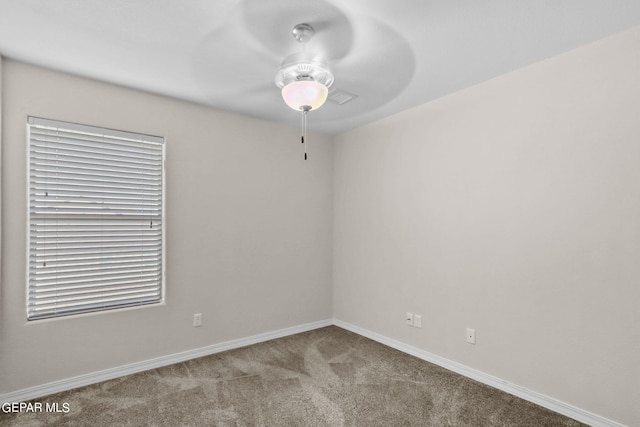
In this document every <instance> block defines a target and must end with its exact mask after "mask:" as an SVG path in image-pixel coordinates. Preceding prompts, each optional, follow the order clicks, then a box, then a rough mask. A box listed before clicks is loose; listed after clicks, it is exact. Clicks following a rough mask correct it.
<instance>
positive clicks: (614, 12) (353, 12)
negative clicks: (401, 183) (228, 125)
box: [0, 0, 640, 134]
mask: <svg viewBox="0 0 640 427" xmlns="http://www.w3.org/2000/svg"><path fill="white" fill-rule="evenodd" d="M301 22H307V23H310V24H312V25H313V26H314V27H315V28H316V30H317V34H316V36H315V37H314V38H313V39H312V41H311V42H310V43H309V44H308V46H307V50H310V51H314V52H316V51H317V52H319V53H323V54H325V55H326V56H327V57H328V58H329V61H330V65H331V67H332V69H333V71H334V73H335V78H336V81H335V84H334V87H336V88H339V89H342V90H346V91H348V92H352V93H355V94H357V95H359V96H358V98H356V99H355V100H354V101H351V102H350V103H347V104H344V105H336V104H332V103H327V104H325V106H323V107H322V108H321V109H319V110H317V111H313V112H311V113H310V115H309V129H310V130H315V131H319V132H324V133H327V134H336V133H340V132H343V131H346V130H349V129H352V128H354V127H357V126H360V125H363V124H365V123H368V122H371V121H373V120H376V119H379V118H381V117H384V116H388V115H390V114H393V113H395V112H398V111H402V110H404V109H407V108H409V107H412V106H415V105H418V104H421V103H424V102H427V101H430V100H433V99H435V98H438V97H441V96H444V95H447V94H449V93H452V92H455V91H458V90H460V89H463V88H465V87H468V86H471V85H474V84H477V83H479V82H482V81H485V80H487V79H490V78H493V77H495V76H498V75H500V74H504V73H506V72H509V71H511V70H514V69H517V68H519V67H522V66H525V65H527V64H531V63H533V62H536V61H540V60H542V59H544V58H548V57H551V56H554V55H557V54H559V53H562V52H565V51H568V50H570V49H573V48H575V47H578V46H581V45H584V44H586V43H589V42H592V41H595V40H597V39H600V38H603V37H606V36H608V35H610V34H613V33H616V32H619V31H622V30H624V29H627V28H630V27H632V26H636V25H640V1H639V0H394V1H390V0H349V1H338V0H188V1H178V0H0V54H1V55H3V56H5V57H9V58H13V59H17V60H21V61H25V62H28V63H32V64H36V65H41V66H44V67H48V68H53V69H56V70H61V71H65V72H69V73H73V74H77V75H81V76H86V77H90V78H94V79H98V80H103V81H107V82H111V83H116V84H120V85H124V86H128V87H133V88H138V89H142V90H145V91H149V92H154V93H159V94H164V95H168V96H172V97H176V98H181V99H185V100H189V101H194V102H197V103H201V104H205V105H209V106H212V107H216V108H220V109H223V110H228V111H233V112H238V113H241V114H245V115H249V116H253V117H258V118H263V119H266V120H270V121H275V122H279V123H284V124H288V125H291V126H298V125H299V123H300V117H299V114H298V113H296V112H294V111H293V110H290V109H289V108H288V107H287V106H286V105H285V104H284V102H283V101H282V99H281V98H280V93H279V90H278V89H277V88H276V86H275V84H274V81H273V80H274V75H275V71H276V69H277V68H278V66H279V65H280V62H281V61H282V59H283V58H284V57H285V56H286V55H287V54H289V53H294V52H297V51H299V50H300V48H301V46H300V45H299V44H298V43H297V42H296V41H295V40H294V39H293V37H292V36H291V29H292V27H293V26H294V25H295V24H297V23H301ZM639 50H640V47H639Z"/></svg>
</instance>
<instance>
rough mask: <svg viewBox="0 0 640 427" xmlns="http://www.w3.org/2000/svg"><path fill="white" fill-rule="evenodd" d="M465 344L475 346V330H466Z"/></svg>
mask: <svg viewBox="0 0 640 427" xmlns="http://www.w3.org/2000/svg"><path fill="white" fill-rule="evenodd" d="M467 342H468V343H469V344H475V343H476V330H475V329H471V328H467Z"/></svg>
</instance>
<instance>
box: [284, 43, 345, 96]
mask: <svg viewBox="0 0 640 427" xmlns="http://www.w3.org/2000/svg"><path fill="white" fill-rule="evenodd" d="M299 80H313V81H316V82H318V83H322V84H323V85H325V86H326V87H330V86H331V85H332V84H333V73H332V72H331V70H330V69H329V65H328V64H327V61H326V60H325V59H324V58H323V57H322V56H320V55H314V54H311V53H308V52H299V53H293V54H291V55H289V56H287V57H286V58H284V60H283V61H282V64H281V65H280V68H279V69H278V71H277V73H276V78H275V82H276V86H278V87H279V88H280V89H282V88H283V87H285V86H286V85H288V84H289V83H292V82H295V81H299Z"/></svg>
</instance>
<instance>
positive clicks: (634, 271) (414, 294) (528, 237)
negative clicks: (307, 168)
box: [334, 27, 640, 425]
mask: <svg viewBox="0 0 640 427" xmlns="http://www.w3.org/2000/svg"><path fill="white" fill-rule="evenodd" d="M638 52H640V27H636V28H635V29H633V30H631V31H627V32H625V33H622V34H619V35H616V36H613V37H611V38H608V39H605V40H601V41H599V42H597V43H594V44H591V45H589V46H586V47H583V48H580V49H577V50H575V51H572V52H569V53H567V54H564V55H561V56H558V57H554V58H552V59H548V60H545V61H542V62H540V63H537V64H534V65H532V66H529V67H527V68H524V69H521V70H518V71H515V72H513V73H510V74H508V75H504V76H501V77H499V78H496V79H493V80H491V81H488V82H485V83H483V84H480V85H477V86H475V87H472V88H469V89H467V90H464V91H461V92H459V93H456V94H453V95H451V96H448V97H445V98H441V99H439V100H436V101H434V102H431V103H428V104H425V105H422V106H419V107H417V108H414V109H411V110H408V111H405V112H402V113H400V114H397V115H395V116H392V117H389V118H386V119H384V120H381V121H378V122H376V123H373V124H371V125H368V126H364V127H362V128H359V129H356V130H354V131H351V132H348V133H346V134H343V135H340V136H338V137H337V138H336V140H335V147H334V155H335V157H334V212H335V214H334V317H335V318H337V319H340V320H343V321H346V322H349V323H352V324H354V325H357V326H359V327H362V328H365V329H368V330H370V331H373V332H376V333H378V334H382V335H384V336H387V337H390V338H393V339H396V340H399V341H402V342H404V343H407V344H410V345H413V346H415V347H418V348H420V349H423V350H425V351H429V352H431V353H435V354H437V355H439V356H443V357H445V358H447V359H450V360H453V361H456V362H460V363H462V364H465V365H467V366H469V367H471V368H474V369H477V370H480V371H482V372H485V373H488V374H491V375H494V376H496V377H498V378H501V379H503V380H506V381H509V382H511V383H515V384H517V385H520V386H523V387H526V388H528V389H530V390H533V391H537V392H539V393H542V394H544V395H547V396H550V397H554V398H556V399H559V400H561V401H564V402H566V403H569V404H572V405H575V406H577V407H579V408H583V409H586V410H588V411H591V412H593V413H596V414H599V415H601V416H604V417H607V418H610V419H614V420H617V421H619V422H623V423H627V424H629V425H640V405H638V402H640V387H638V384H640V368H639V365H638V361H640V328H638V325H640V308H639V303H640V286H639V284H640V260H639V257H640V186H639V183H640V102H639V100H640V54H639V53H638ZM407 311H410V312H413V313H417V314H421V315H422V324H423V326H422V329H417V328H411V327H408V326H406V325H405V322H404V316H405V313H406V312H407ZM467 327H471V328H475V329H476V330H477V344H476V345H475V346H473V345H470V344H467V343H466V342H465V328H467Z"/></svg>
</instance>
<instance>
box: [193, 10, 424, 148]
mask: <svg viewBox="0 0 640 427" xmlns="http://www.w3.org/2000/svg"><path fill="white" fill-rule="evenodd" d="M341 7H345V6H341ZM347 7H348V6H347ZM348 10H349V9H348V8H347V9H345V10H343V9H339V8H338V7H337V6H336V5H335V4H333V1H331V0H270V1H269V2H266V1H264V0H239V1H237V2H232V3H229V8H228V11H227V14H226V15H225V16H220V17H218V18H217V20H216V25H215V27H214V28H213V29H212V30H211V31H210V32H209V33H207V34H205V35H204V37H203V38H202V39H201V43H200V44H199V46H198V47H197V49H196V50H195V51H194V53H193V56H192V58H193V59H192V65H193V72H194V75H195V77H196V82H197V83H198V84H199V86H200V88H201V90H202V91H203V93H204V94H205V96H207V97H209V98H210V99H211V100H212V103H214V104H217V105H219V106H220V107H221V108H223V109H226V110H229V111H236V112H240V113H242V114H245V115H250V116H254V117H257V118H264V119H272V118H273V115H274V112H278V113H277V114H278V116H279V118H278V120H279V121H280V122H284V123H287V124H291V125H292V124H293V123H294V122H292V120H291V119H290V118H289V117H290V116H291V114H288V113H287V112H286V111H287V110H288V109H289V107H291V108H294V109H295V110H296V111H298V112H300V114H301V116H302V121H303V124H302V130H303V137H304V133H305V131H306V114H307V113H308V112H309V111H313V112H314V113H313V117H314V123H315V125H314V126H313V127H314V129H318V130H320V131H321V132H322V130H321V129H322V128H324V127H327V128H331V126H332V125H333V124H334V123H340V122H343V120H344V118H345V117H354V118H355V117H358V116H365V115H368V114H371V113H372V112H373V111H374V110H376V109H377V108H379V107H381V106H383V105H384V104H385V103H387V102H389V101H390V100H391V99H393V98H394V97H396V96H397V95H398V94H399V93H401V92H402V90H403V89H404V87H406V85H407V84H408V82H409V81H410V79H411V77H412V75H413V70H414V67H413V52H412V51H411V48H410V47H409V44H408V43H407V42H406V40H405V39H404V38H402V36H400V35H399V34H398V33H397V31H395V30H394V29H393V28H391V27H390V26H389V25H387V24H385V23H384V22H381V21H379V20H377V19H375V18H372V17H370V16H365V15H361V14H356V13H355V12H348ZM398 64H403V66H402V67H398ZM407 64H409V65H408V66H407ZM389 76H392V77H391V79H390V78H389ZM274 80H275V85H274ZM311 82H315V83H320V84H321V85H322V86H324V88H323V87H319V86H318V85H314V84H313V83H311ZM313 86H315V88H316V89H315V90H316V92H317V93H319V94H320V95H321V96H320V98H319V99H324V100H326V104H325V106H324V108H321V109H320V105H321V104H322V102H321V103H320V104H316V103H312V102H310V101H308V100H307V101H304V102H302V101H299V102H293V103H286V104H285V102H287V100H291V99H293V100H295V97H296V96H300V92H302V93H304V92H305V90H302V88H303V87H306V88H307V89H306V90H307V91H309V92H311V91H312V89H309V87H313ZM296 88H297V89H300V90H298V91H296V90H294V89H296ZM278 89H280V90H278ZM279 92H280V93H279ZM296 94H297V95H296ZM281 95H282V97H281ZM278 99H279V100H278ZM283 99H284V101H285V102H283ZM278 101H279V102H278ZM352 101H353V102H352ZM286 105H289V107H286ZM281 106H282V107H284V108H282V107H281ZM301 107H307V108H301ZM319 126H320V127H319ZM301 139H302V138H301ZM305 142H306V141H305ZM305 149H306V143H305Z"/></svg>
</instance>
